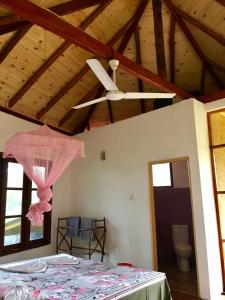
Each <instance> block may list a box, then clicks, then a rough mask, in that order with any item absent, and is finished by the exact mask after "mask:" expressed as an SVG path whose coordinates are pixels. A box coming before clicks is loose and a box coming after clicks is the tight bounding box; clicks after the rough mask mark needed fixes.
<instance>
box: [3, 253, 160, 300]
mask: <svg viewBox="0 0 225 300" xmlns="http://www.w3.org/2000/svg"><path fill="white" fill-rule="evenodd" d="M156 279H158V280H164V279H165V275H164V274H163V273H158V272H152V271H148V270H143V269H139V268H128V267H121V266H120V267H119V266H113V265H110V264H104V263H101V262H95V261H91V260H84V259H80V263H79V264H78V265H62V264H61V265H48V268H47V270H46V272H45V273H31V274H21V273H10V272H5V271H0V283H3V282H6V281H9V282H10V281H11V282H18V283H21V284H22V285H25V286H26V287H27V288H28V289H29V290H30V291H31V295H32V297H30V298H29V299H49V300H61V299H64V300H66V299H68V300H90V299H92V300H93V299H95V300H98V299H104V300H106V299H107V300H108V299H112V298H113V297H115V296H118V295H122V294H123V293H126V292H127V291H129V290H130V289H134V288H136V287H139V286H144V284H146V283H149V284H150V283H151V282H153V281H155V280H156ZM3 288H4V287H3ZM0 294H1V287H0ZM0 299H1V297H0Z"/></svg>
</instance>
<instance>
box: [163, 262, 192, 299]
mask: <svg viewBox="0 0 225 300" xmlns="http://www.w3.org/2000/svg"><path fill="white" fill-rule="evenodd" d="M160 271H161V272H165V273H166V276H167V280H168V282H169V286H170V289H171V291H172V292H176V293H182V294H187V295H191V296H197V295H198V286H197V275H196V271H195V270H192V271H190V272H181V271H179V269H178V268H177V267H176V266H174V267H173V266H172V267H171V266H161V267H160ZM184 299H186V298H184ZM187 299H188V298H187ZM190 299H193V298H190Z"/></svg>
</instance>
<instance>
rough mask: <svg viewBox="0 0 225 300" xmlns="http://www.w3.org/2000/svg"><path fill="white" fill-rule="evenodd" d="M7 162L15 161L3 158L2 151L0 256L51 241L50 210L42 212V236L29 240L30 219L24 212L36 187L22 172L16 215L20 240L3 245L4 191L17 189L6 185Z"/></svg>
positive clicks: (27, 208) (0, 157) (0, 161)
mask: <svg viewBox="0 0 225 300" xmlns="http://www.w3.org/2000/svg"><path fill="white" fill-rule="evenodd" d="M8 162H14V163H17V161H16V160H14V159H12V158H7V159H3V158H2V153H0V256H5V255H8V254H13V253H17V252H21V251H26V250H30V249H33V248H38V247H42V246H45V245H48V244H50V243H51V212H47V213H45V214H44V228H43V238H41V239H36V240H30V221H29V220H28V218H27V217H26V214H27V212H28V210H29V207H30V204H31V195H32V191H33V190H36V189H35V188H32V182H31V181H30V179H29V178H28V177H27V176H26V174H25V173H24V176H23V186H22V188H18V190H22V212H21V215H18V217H21V241H20V243H18V244H13V245H7V246H4V235H5V218H6V216H5V214H6V191H7V189H10V190H17V188H13V187H12V188H11V187H10V188H8V187H7V170H8ZM7 217H9V216H7ZM12 217H16V216H12Z"/></svg>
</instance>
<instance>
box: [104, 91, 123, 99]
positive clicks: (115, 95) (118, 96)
mask: <svg viewBox="0 0 225 300" xmlns="http://www.w3.org/2000/svg"><path fill="white" fill-rule="evenodd" d="M123 96H124V92H121V91H111V92H108V93H107V94H106V97H107V99H109V100H111V101H117V100H121V99H123Z"/></svg>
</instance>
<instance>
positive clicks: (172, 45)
mask: <svg viewBox="0 0 225 300" xmlns="http://www.w3.org/2000/svg"><path fill="white" fill-rule="evenodd" d="M175 29H176V21H175V19H174V17H173V16H172V15H171V20H170V35H169V48H170V53H169V55H170V81H171V82H172V83H175Z"/></svg>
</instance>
